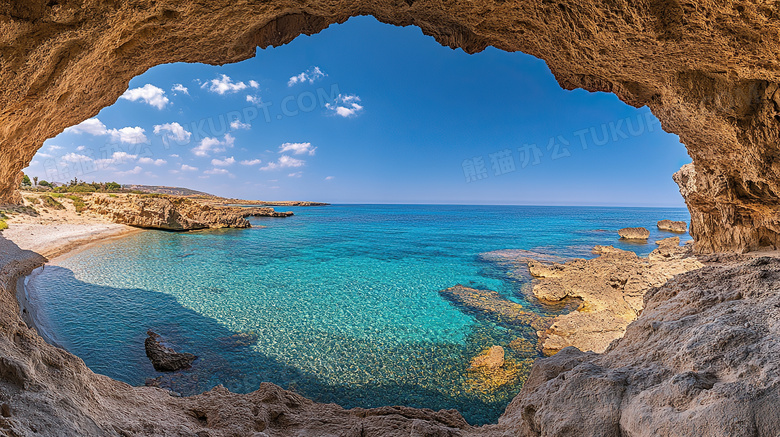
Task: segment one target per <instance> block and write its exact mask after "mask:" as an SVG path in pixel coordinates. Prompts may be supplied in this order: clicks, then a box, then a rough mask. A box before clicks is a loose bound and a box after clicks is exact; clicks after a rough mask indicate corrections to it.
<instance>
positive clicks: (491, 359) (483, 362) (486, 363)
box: [469, 346, 504, 370]
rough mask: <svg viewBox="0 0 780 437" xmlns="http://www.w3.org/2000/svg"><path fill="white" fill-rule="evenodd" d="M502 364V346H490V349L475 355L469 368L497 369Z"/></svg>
mask: <svg viewBox="0 0 780 437" xmlns="http://www.w3.org/2000/svg"><path fill="white" fill-rule="evenodd" d="M503 365H504V348H502V347H501V346H491V347H490V349H488V350H486V351H485V352H483V353H481V354H479V355H477V356H476V357H474V358H473V359H472V360H471V365H470V366H469V370H477V369H480V368H484V369H487V370H492V369H498V368H499V367H501V366H503Z"/></svg>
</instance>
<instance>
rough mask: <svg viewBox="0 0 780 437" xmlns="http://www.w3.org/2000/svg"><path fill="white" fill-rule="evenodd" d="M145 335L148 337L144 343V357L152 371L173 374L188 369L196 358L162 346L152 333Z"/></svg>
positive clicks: (160, 341)
mask: <svg viewBox="0 0 780 437" xmlns="http://www.w3.org/2000/svg"><path fill="white" fill-rule="evenodd" d="M146 335H148V337H146V341H144V347H145V348H146V356H147V357H149V361H151V362H152V365H153V366H154V370H157V371H158V372H175V371H177V370H182V369H189V368H190V367H192V362H193V361H195V360H196V359H197V358H198V357H196V356H195V355H193V354H190V353H186V352H176V351H175V350H173V349H171V348H169V347H168V346H165V345H164V344H162V339H161V337H160V336H159V335H158V334H157V333H155V332H153V331H148V332H147V333H146Z"/></svg>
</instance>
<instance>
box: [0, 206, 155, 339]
mask: <svg viewBox="0 0 780 437" xmlns="http://www.w3.org/2000/svg"><path fill="white" fill-rule="evenodd" d="M62 204H63V206H65V209H64V210H47V209H44V208H37V209H36V210H35V212H32V211H31V210H30V209H28V208H22V207H5V208H4V209H3V211H4V213H5V214H6V215H7V216H8V217H9V218H8V219H7V220H6V221H7V223H8V225H9V227H8V229H6V230H4V231H2V232H0V281H1V284H2V287H3V288H5V289H6V290H9V291H11V292H12V293H13V294H14V295H15V296H16V298H17V302H18V305H19V308H18V311H19V312H20V313H21V315H22V319H23V320H24V322H25V323H27V325H28V326H30V327H36V329H38V328H37V326H38V324H37V323H36V319H37V316H36V311H35V308H34V305H30V300H29V299H28V296H26V292H25V289H24V287H23V281H24V279H25V277H26V276H27V275H29V274H31V273H32V272H33V270H35V269H36V268H39V267H41V266H44V265H45V264H46V262H48V261H49V260H51V259H53V258H55V257H58V256H63V255H65V254H67V253H70V252H73V251H75V250H79V249H81V248H84V247H86V246H88V245H90V244H93V243H96V242H99V241H106V240H108V239H113V238H119V237H122V236H125V235H128V234H131V233H135V232H142V230H141V229H138V228H133V227H130V226H125V225H119V224H115V223H111V222H109V221H107V220H105V219H104V218H102V217H99V216H96V215H92V214H88V213H83V214H80V213H77V212H76V211H75V208H74V207H73V204H72V202H70V201H68V200H63V201H62ZM38 331H39V333H40V334H41V335H42V336H44V338H47V337H48V336H47V335H45V333H44V332H40V329H38Z"/></svg>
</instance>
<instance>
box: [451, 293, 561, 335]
mask: <svg viewBox="0 0 780 437" xmlns="http://www.w3.org/2000/svg"><path fill="white" fill-rule="evenodd" d="M439 294H441V296H442V297H444V298H445V299H447V300H449V301H450V302H452V303H453V304H455V305H456V306H457V307H458V308H460V309H461V310H464V311H465V312H467V313H471V314H474V315H476V316H477V317H482V318H485V319H487V320H490V321H492V322H494V323H498V324H501V325H505V326H509V327H515V328H516V327H522V326H531V327H532V328H534V329H536V330H540V329H546V328H547V327H548V326H549V325H550V323H552V318H551V317H543V316H540V315H539V314H536V313H534V312H531V311H525V310H524V309H523V306H522V305H520V304H519V303H515V302H512V301H510V300H508V299H505V298H503V297H501V295H500V294H498V293H497V292H495V291H493V290H480V289H476V288H469V287H464V286H462V285H460V284H458V285H456V286H454V287H451V288H447V289H446V290H442V291H440V292H439Z"/></svg>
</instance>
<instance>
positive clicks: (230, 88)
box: [201, 74, 247, 95]
mask: <svg viewBox="0 0 780 437" xmlns="http://www.w3.org/2000/svg"><path fill="white" fill-rule="evenodd" d="M201 88H208V90H209V91H211V92H212V93H217V94H219V95H224V94H228V93H235V92H238V91H241V90H244V89H246V88H247V85H246V84H245V83H244V82H233V80H232V79H231V78H230V76H228V75H227V74H223V75H222V76H221V77H220V78H218V79H211V80H210V81H208V82H206V83H204V84H203V85H201Z"/></svg>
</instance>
